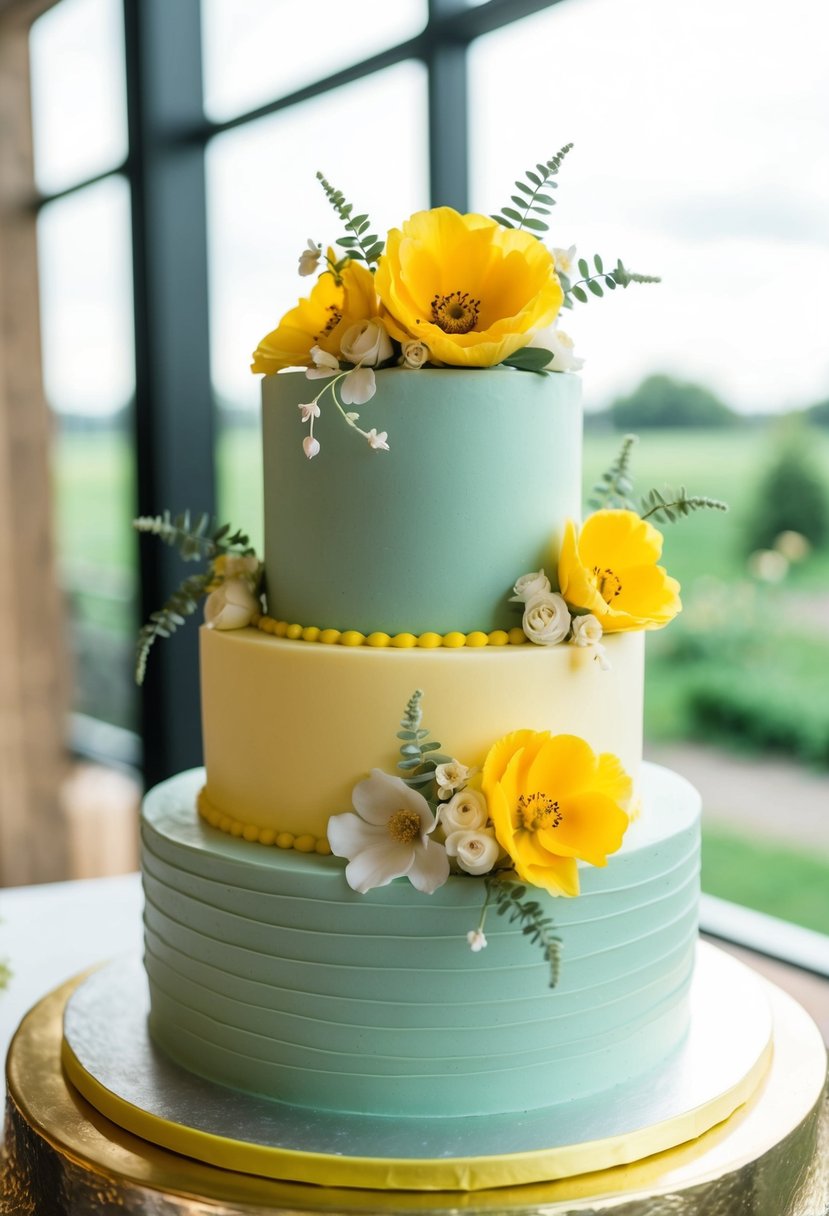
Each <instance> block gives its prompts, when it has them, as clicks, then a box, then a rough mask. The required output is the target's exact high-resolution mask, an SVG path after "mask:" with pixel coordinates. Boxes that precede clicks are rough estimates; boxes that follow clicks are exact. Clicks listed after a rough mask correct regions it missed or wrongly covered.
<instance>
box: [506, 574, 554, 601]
mask: <svg viewBox="0 0 829 1216" xmlns="http://www.w3.org/2000/svg"><path fill="white" fill-rule="evenodd" d="M513 591H514V592H515V595H511V596H510V603H511V604H526V603H527V602H528V601H529V600H532V599H535V597H536V596H537V595H546V594H547V592H548V591H552V587H551V586H550V580H549V579H548V578H547V575H546V574H545V573H544V571H543V570H536V571H535V572H534V573H533V574H522V575H521V577H520V578H519V580H518V582H517V583H516V584H515V586H514V587H513Z"/></svg>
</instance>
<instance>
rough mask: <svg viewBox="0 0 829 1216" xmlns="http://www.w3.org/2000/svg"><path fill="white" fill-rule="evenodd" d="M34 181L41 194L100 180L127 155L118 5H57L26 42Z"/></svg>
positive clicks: (103, 0)
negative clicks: (78, 183)
mask: <svg viewBox="0 0 829 1216" xmlns="http://www.w3.org/2000/svg"><path fill="white" fill-rule="evenodd" d="M30 54H31V70H32V110H33V122H34V146H35V178H36V181H37V185H38V187H39V189H40V190H41V191H42V192H43V193H44V194H49V193H51V192H52V191H58V190H62V189H64V188H65V187H67V186H71V185H74V184H75V183H76V182H79V181H84V180H85V179H86V178H89V177H94V176H95V175H97V174H99V173H105V172H106V171H107V169H112V168H114V167H115V166H117V165H120V164H121V163H122V162H123V161H124V159H125V157H126V155H127V111H126V92H125V80H124V29H123V17H122V6H121V4H120V2H119V0H61V2H60V3H59V4H56V5H55V6H54V7H53V8H50V9H49V10H48V12H46V13H44V15H43V16H42V17H40V18H39V19H38V20H37V21H36V22H35V23H34V25H33V26H32V30H31V39H30Z"/></svg>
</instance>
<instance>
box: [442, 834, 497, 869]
mask: <svg viewBox="0 0 829 1216" xmlns="http://www.w3.org/2000/svg"><path fill="white" fill-rule="evenodd" d="M500 851H501V850H500V848H499V847H498V841H497V840H496V839H495V833H494V832H493V831H491V830H489V831H485V830H483V829H482V830H480V831H477V832H452V833H451V835H449V836H447V837H446V855H447V857H454V858H455V860H456V861H457V863H458V865H459V866H460V868H461V869H462V870H463V872H464V874H474V875H475V876H476V877H477V876H478V875H480V874H488V873H489V871H490V870H491V869H492V867H493V866H494V865H495V863H496V861H497V860H498V855H499V853H500Z"/></svg>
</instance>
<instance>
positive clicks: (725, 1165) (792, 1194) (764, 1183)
mask: <svg viewBox="0 0 829 1216" xmlns="http://www.w3.org/2000/svg"><path fill="white" fill-rule="evenodd" d="M78 982H79V980H78V979H75V980H73V981H70V982H68V983H66V984H64V985H63V986H62V987H60V988H58V989H56V990H55V991H54V992H53V993H51V994H50V995H49V996H47V997H45V998H44V999H43V1000H42V1001H41V1002H40V1003H39V1004H38V1005H36V1006H35V1008H34V1009H33V1010H32V1011H31V1012H30V1013H29V1014H28V1015H27V1017H26V1018H25V1019H24V1021H23V1023H22V1024H21V1027H20V1029H19V1030H18V1033H17V1035H16V1037H15V1039H14V1041H13V1043H12V1047H11V1050H10V1052H9V1061H8V1068H7V1080H8V1097H7V1113H6V1149H5V1160H4V1168H3V1172H2V1187H0V1213H3V1214H4V1216H24V1214H25V1216H58V1214H60V1216H82V1214H83V1216H115V1214H116V1213H117V1214H119V1216H122V1214H125V1213H126V1214H128V1216H133V1214H134V1216H137V1214H138V1213H141V1214H142V1216H242V1214H246V1216H256V1214H260V1216H264V1214H265V1213H284V1214H288V1213H300V1212H302V1213H341V1214H342V1216H369V1214H373V1213H377V1214H379V1213H412V1212H424V1213H444V1214H447V1216H448V1213H460V1212H464V1213H482V1214H484V1213H499V1214H501V1213H503V1214H506V1213H516V1214H518V1213H539V1214H541V1213H543V1214H544V1216H577V1214H578V1216H591V1214H593V1216H598V1214H599V1213H602V1214H608V1216H610V1214H611V1213H612V1214H613V1216H668V1214H670V1216H825V1214H826V1213H827V1210H829V1102H827V1091H826V1084H825V1082H826V1052H825V1048H824V1046H823V1043H822V1041H821V1039H820V1036H819V1034H818V1032H817V1029H816V1027H815V1026H814V1023H813V1022H812V1021H811V1019H810V1018H809V1017H808V1015H807V1014H806V1013H805V1012H804V1011H803V1010H802V1009H801V1008H800V1006H799V1005H797V1004H796V1002H794V1001H793V1000H792V999H791V998H790V997H788V996H786V995H785V994H784V993H783V992H781V991H780V990H779V989H777V988H774V987H773V986H771V985H770V986H769V994H770V999H771V1001H772V1006H773V1011H774V1018H775V1039H774V1041H775V1050H774V1059H773V1063H772V1066H771V1069H770V1071H769V1073H768V1075H767V1077H766V1080H765V1081H764V1082H763V1084H762V1086H761V1088H760V1090H759V1091H758V1093H757V1095H756V1096H755V1097H754V1098H753V1099H752V1100H751V1101H750V1102H749V1103H747V1104H746V1105H745V1106H744V1107H743V1108H741V1109H740V1110H739V1111H737V1113H736V1114H735V1115H733V1116H732V1117H731V1118H730V1119H729V1120H728V1121H727V1122H726V1123H724V1124H722V1125H720V1126H719V1127H715V1128H713V1129H712V1130H711V1131H709V1132H707V1133H706V1134H705V1135H704V1136H702V1137H701V1138H700V1139H699V1140H697V1141H695V1142H693V1143H691V1144H688V1145H684V1146H681V1147H680V1148H677V1149H672V1150H670V1151H669V1152H665V1153H661V1154H658V1155H657V1156H654V1157H651V1158H648V1159H647V1160H645V1161H642V1162H639V1163H637V1164H635V1165H631V1166H625V1167H620V1168H617V1169H611V1170H605V1171H603V1172H601V1173H595V1174H587V1175H581V1176H580V1177H578V1178H571V1179H567V1180H562V1181H560V1182H553V1183H544V1184H537V1185H532V1186H524V1187H517V1188H512V1189H498V1190H493V1191H478V1192H475V1193H473V1194H458V1193H451V1194H449V1193H437V1192H431V1193H425V1194H424V1193H419V1194H416V1193H413V1192H386V1193H383V1192H380V1193H378V1192H372V1191H360V1190H345V1189H340V1190H333V1189H326V1188H321V1187H315V1186H311V1185H307V1184H301V1183H280V1182H274V1181H271V1180H268V1179H263V1178H255V1177H249V1176H245V1175H241V1174H235V1173H231V1172H228V1171H223V1170H219V1169H215V1168H213V1167H211V1166H208V1165H204V1164H201V1163H199V1162H197V1161H193V1160H190V1159H188V1158H185V1157H180V1156H177V1155H176V1154H174V1153H170V1152H167V1151H165V1150H163V1149H159V1148H156V1147H154V1146H153V1145H151V1144H149V1143H147V1142H146V1141H143V1140H140V1139H138V1138H137V1137H135V1136H132V1135H130V1134H129V1133H128V1132H124V1131H122V1130H121V1129H120V1128H118V1127H116V1126H115V1125H114V1124H112V1123H110V1122H108V1121H107V1120H106V1119H104V1118H103V1117H102V1116H100V1115H99V1114H98V1113H97V1112H96V1111H95V1110H94V1109H93V1108H92V1107H91V1106H89V1105H88V1104H87V1103H86V1102H85V1101H84V1099H83V1098H82V1097H81V1096H80V1095H79V1094H78V1093H77V1092H76V1091H75V1090H74V1089H72V1087H71V1086H70V1085H69V1084H68V1083H67V1081H66V1080H65V1078H64V1075H63V1072H62V1070H61V1067H60V1045H61V1034H62V1018H63V1010H64V1006H65V1004H66V1001H67V999H68V997H69V995H70V993H71V992H72V990H73V989H74V987H75V986H76V985H77V983H78Z"/></svg>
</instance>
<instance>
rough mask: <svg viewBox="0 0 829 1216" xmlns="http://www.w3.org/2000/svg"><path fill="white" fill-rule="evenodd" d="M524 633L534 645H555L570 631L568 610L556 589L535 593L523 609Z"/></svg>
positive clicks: (522, 623) (522, 624)
mask: <svg viewBox="0 0 829 1216" xmlns="http://www.w3.org/2000/svg"><path fill="white" fill-rule="evenodd" d="M521 627H522V628H523V630H524V633H525V634H526V635H527V637H528V638H529V639H530V641H531V642H535V644H536V646H556V645H557V644H558V643H559V642H563V641H564V639H565V638H566V637H567V634H568V633H569V632H570V611H569V609H568V607H567V605H566V604H565V602H564V597H563V596H561V595H559V594H558V592H557V591H550V592H548V593H547V594H546V595H537V596H536V597H535V598H534V599H531V600H530V601H529V602H528V604H527V606H526V608H525V609H524V619H523V621H522V622H521Z"/></svg>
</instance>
